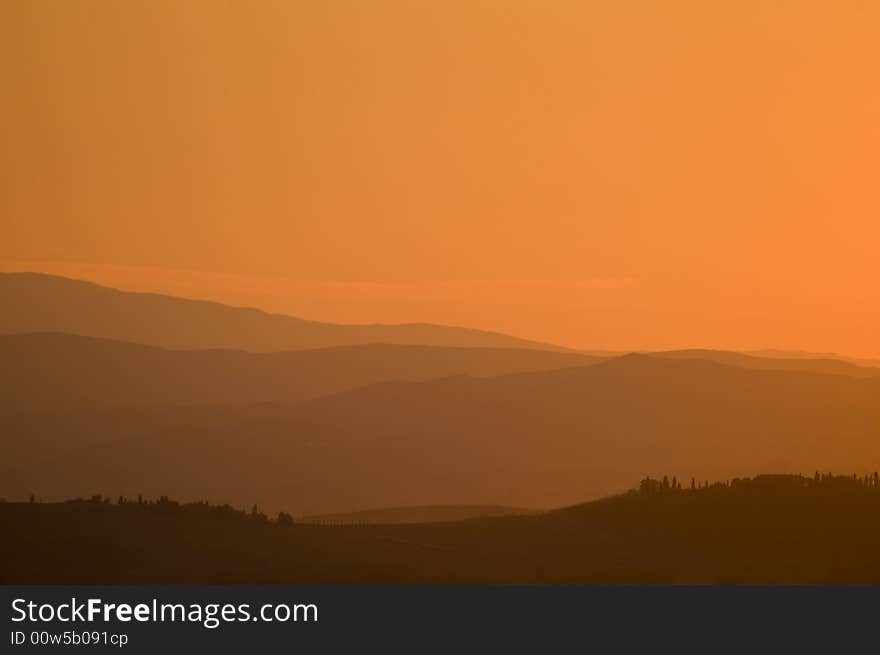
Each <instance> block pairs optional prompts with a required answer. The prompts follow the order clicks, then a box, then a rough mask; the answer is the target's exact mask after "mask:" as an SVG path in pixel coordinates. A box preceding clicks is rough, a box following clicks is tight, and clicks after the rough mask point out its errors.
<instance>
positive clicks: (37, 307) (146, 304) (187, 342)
mask: <svg viewBox="0 0 880 655" xmlns="http://www.w3.org/2000/svg"><path fill="white" fill-rule="evenodd" d="M0 308H2V311H0V334H20V333H28V332H66V333H69V334H77V335H82V336H91V337H101V338H105V339H116V340H119V341H128V342H132V343H140V344H147V345H153V346H163V347H165V348H183V349H202V348H233V349H239V350H250V351H254V352H275V351H282V350H302V349H309V348H326V347H331V346H344V345H357V344H368V343H394V344H418V345H427V346H449V347H476V348H532V349H535V348H538V349H542V350H566V349H565V348H560V347H558V346H553V345H550V344H544V343H539V342H536V341H528V340H526V339H517V338H515V337H510V336H507V335H505V334H500V333H497V332H487V331H484V330H474V329H470V328H463V327H449V326H443V325H431V324H426V323H411V324H403V325H379V324H376V325H338V324H333V323H319V322H316V321H307V320H303V319H301V318H294V317H292V316H283V315H278V314H267V313H266V312H263V311H260V310H258V309H250V308H243V307H230V306H228V305H222V304H220V303H216V302H207V301H204V300H188V299H184V298H175V297H172V296H163V295H159V294H154V293H132V292H126V291H118V290H116V289H110V288H108V287H103V286H100V285H97V284H93V283H91V282H83V281H81V280H71V279H68V278H63V277H57V276H54V275H44V274H41V273H0Z"/></svg>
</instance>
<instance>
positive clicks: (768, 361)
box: [649, 349, 880, 378]
mask: <svg viewBox="0 0 880 655" xmlns="http://www.w3.org/2000/svg"><path fill="white" fill-rule="evenodd" d="M649 354H650V355H651V356H653V357H664V358H668V359H701V360H705V361H710V362H716V363H718V364H725V365H727V366H736V367H737V368H750V369H756V370H761V371H804V372H810V373H827V374H829V375H849V376H852V377H861V378H870V377H878V376H880V368H876V367H873V366H869V365H867V364H865V365H860V364H856V363H854V362H853V361H849V360H845V359H840V358H834V357H819V356H815V357H806V356H804V357H782V356H769V355H768V356H766V357H761V356H759V355H756V354H746V353H738V352H731V351H728V350H702V349H693V350H669V351H663V352H652V353H649Z"/></svg>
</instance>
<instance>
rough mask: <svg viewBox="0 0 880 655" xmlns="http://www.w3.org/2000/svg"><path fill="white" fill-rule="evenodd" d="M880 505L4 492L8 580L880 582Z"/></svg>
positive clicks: (714, 496) (763, 498)
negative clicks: (295, 512)
mask: <svg viewBox="0 0 880 655" xmlns="http://www.w3.org/2000/svg"><path fill="white" fill-rule="evenodd" d="M878 511H880V488H878V487H877V486H876V478H874V479H873V480H872V479H867V480H855V479H853V478H852V477H840V478H823V479H821V480H819V481H816V480H814V479H813V478H812V477H810V478H800V477H788V476H767V477H758V478H754V479H738V480H736V481H734V482H732V483H730V484H715V485H712V486H709V487H708V488H701V489H697V490H690V489H683V490H677V491H675V490H666V491H659V492H652V493H644V492H641V491H631V492H629V493H626V494H622V495H619V496H616V497H611V498H605V499H602V500H598V501H594V502H590V503H586V504H581V505H577V506H572V507H568V508H565V509H561V510H556V511H551V512H545V513H541V514H536V515H531V516H502V517H493V518H480V519H470V520H467V521H457V522H446V523H422V524H416V525H357V526H355V525H349V526H322V525H310V524H302V523H296V522H294V523H292V524H291V523H290V522H289V521H286V522H281V521H279V522H275V521H270V520H267V517H266V516H263V515H260V514H259V513H258V514H256V515H254V514H251V513H246V512H239V511H236V510H233V509H232V508H231V507H216V506H208V505H205V504H201V503H200V504H194V505H182V506H180V505H178V504H177V503H175V502H173V501H167V500H163V501H160V502H153V503H149V504H147V503H143V504H142V503H137V502H126V503H123V504H116V503H115V502H101V501H100V500H98V499H96V500H94V501H85V502H83V501H79V502H68V503H59V504H49V503H45V504H43V503H0V530H2V532H3V534H4V539H3V540H0V583H2V584H17V583H27V584H182V583H191V584H237V583H247V584H268V583H274V584H280V583H287V584H327V583H331V584H352V583H354V584H357V583H362V584H436V583H440V584H878V583H880V559H878V557H877V552H878V551H880V523H878V521H877V520H876V516H877V513H878ZM96 553H98V554H100V556H96Z"/></svg>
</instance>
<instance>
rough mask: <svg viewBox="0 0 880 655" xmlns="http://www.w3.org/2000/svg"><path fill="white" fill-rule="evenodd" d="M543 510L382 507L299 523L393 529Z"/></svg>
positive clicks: (479, 506)
mask: <svg viewBox="0 0 880 655" xmlns="http://www.w3.org/2000/svg"><path fill="white" fill-rule="evenodd" d="M539 512H540V510H535V509H524V508H521V507H503V506H500V505H416V506H405V507H381V508H378V509H365V510H361V511H359V512H343V513H340V514H316V515H312V516H304V517H302V518H300V519H299V521H300V522H302V523H316V524H322V525H367V524H370V525H393V524H397V523H444V522H447V521H464V520H466V519H473V518H488V517H490V516H526V515H530V514H537V513H539Z"/></svg>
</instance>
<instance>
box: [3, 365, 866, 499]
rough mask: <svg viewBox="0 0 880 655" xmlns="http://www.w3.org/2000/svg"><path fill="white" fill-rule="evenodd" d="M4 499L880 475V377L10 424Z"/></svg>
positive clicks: (345, 400)
mask: <svg viewBox="0 0 880 655" xmlns="http://www.w3.org/2000/svg"><path fill="white" fill-rule="evenodd" d="M0 435H2V439H3V450H4V453H5V454H6V456H5V457H4V458H3V462H2V463H0V480H2V483H0V495H5V496H6V497H8V498H15V497H19V498H20V497H23V496H24V495H27V494H29V493H35V494H37V495H40V496H46V497H48V498H62V497H69V496H74V495H84V496H88V495H91V494H92V493H107V494H113V495H115V494H117V493H121V494H124V495H128V496H136V495H137V494H138V493H144V494H152V495H158V494H159V493H168V494H171V495H174V496H175V497H177V498H181V499H193V500H195V499H199V498H207V499H209V500H212V501H230V500H234V501H235V502H236V503H237V504H240V505H245V506H248V505H249V504H250V503H258V504H259V505H260V507H264V508H267V509H268V510H270V511H276V510H278V509H284V510H285V511H291V512H293V513H295V514H297V515H302V514H318V513H331V512H349V511H355V510H359V509H368V508H371V507H393V506H399V505H403V504H407V505H435V504H487V505H506V506H515V507H554V506H561V505H564V504H568V503H572V502H578V501H580V500H583V499H585V498H595V497H598V496H601V495H605V494H608V493H613V492H617V491H621V490H622V489H625V488H626V485H628V484H630V483H631V481H632V480H633V479H634V478H639V477H641V476H643V475H645V474H656V473H657V472H671V473H678V474H679V475H681V476H690V475H697V476H702V477H705V478H709V479H723V478H724V477H726V476H729V475H733V474H754V473H760V472H804V471H812V470H815V469H817V468H821V469H825V468H826V467H827V468H833V469H834V470H861V468H862V467H866V466H867V467H871V469H872V470H873V468H880V378H877V377H875V378H855V377H849V376H840V375H827V374H818V373H810V372H800V371H765V370H749V369H743V368H735V367H731V366H726V365H720V364H717V363H714V362H709V361H704V360H674V359H668V358H660V357H650V356H643V355H631V356H626V357H621V358H617V359H613V360H609V361H606V362H600V363H596V364H592V365H590V366H584V367H575V368H566V369H559V370H552V371H539V372H531V373H519V374H514V375H505V376H499V377H488V378H475V377H466V376H458V377H448V378H442V379H436V380H430V381H426V382H386V383H380V384H374V385H370V386H366V387H360V388H357V389H353V390H349V391H345V392H342V393H338V394H332V395H328V396H323V397H321V398H317V399H314V400H309V401H303V402H299V403H295V404H252V405H247V406H231V405H227V406H221V407H217V406H201V407H199V406H193V407H167V406H166V407H154V408H124V407H102V408H88V409H79V410H53V409H52V408H51V407H47V408H46V409H45V410H44V411H40V412H34V413H8V412H7V413H5V414H3V415H0Z"/></svg>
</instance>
